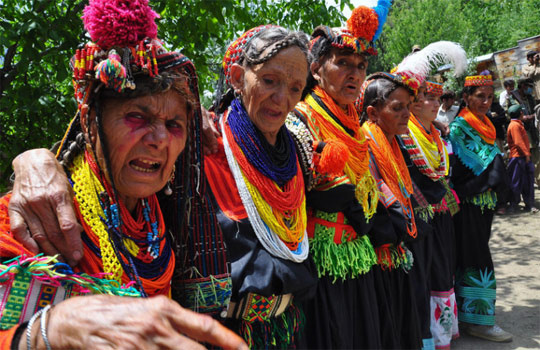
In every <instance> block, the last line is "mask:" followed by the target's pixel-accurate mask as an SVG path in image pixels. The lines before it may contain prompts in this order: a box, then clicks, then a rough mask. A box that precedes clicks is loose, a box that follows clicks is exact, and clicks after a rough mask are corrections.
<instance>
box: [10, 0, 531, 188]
mask: <svg viewBox="0 0 540 350" xmlns="http://www.w3.org/2000/svg"><path fill="white" fill-rule="evenodd" d="M151 3H152V6H153V7H154V9H155V10H156V11H157V12H158V13H159V14H160V15H161V19H160V20H159V37H160V38H162V39H163V40H164V41H165V42H166V43H168V46H169V47H170V48H175V49H177V50H181V51H183V52H184V53H185V54H186V55H187V56H188V57H190V58H191V59H192V60H193V61H194V62H195V65H196V67H197V71H198V74H199V78H200V82H201V83H200V89H201V96H202V101H203V104H204V105H206V106H208V105H209V104H210V102H211V100H212V98H213V97H212V92H213V91H214V87H215V83H216V81H217V78H218V73H219V70H220V62H221V58H222V57H223V54H224V52H225V49H226V47H227V45H228V44H229V43H230V42H231V41H232V40H233V39H234V38H235V37H237V36H238V35H239V34H241V33H242V32H244V31H245V30H247V29H249V28H252V27H255V26H257V25H260V24H266V23H275V24H279V25H282V26H285V27H288V28H292V29H298V30H302V31H304V32H306V33H310V32H311V31H312V29H313V28H314V27H315V26H317V25H319V24H326V25H330V26H338V25H340V24H342V23H343V22H344V18H343V16H342V15H341V13H342V11H343V9H344V8H345V7H346V6H347V7H351V1H350V0H334V2H333V3H332V2H329V1H321V0H303V1H285V0H249V1H248V0H221V1H220V0H215V1H209V0H182V1H178V0H161V1H157V0H156V1H152V0H151ZM85 4H86V1H83V0H57V1H46V0H3V1H1V2H0V49H1V56H0V67H1V68H0V191H3V190H5V188H6V186H7V178H8V176H9V174H10V173H11V160H12V158H13V157H14V156H16V155H17V154H19V153H21V152H22V151H24V150H26V149H29V148H35V147H50V146H51V145H52V144H53V143H54V142H55V141H57V140H59V139H61V137H62V134H63V132H64V130H65V128H66V125H67V123H68V122H69V120H70V119H71V117H72V116H73V115H74V113H75V109H76V104H75V101H74V99H73V97H72V94H73V92H72V87H71V73H70V71H69V69H68V64H67V62H68V59H69V58H70V57H71V55H72V54H73V53H74V51H75V49H76V48H77V46H78V45H79V44H80V43H82V42H84V41H85V40H87V39H85V35H84V33H83V27H82V21H81V20H80V16H81V13H82V9H83V8H84V6H85ZM539 22H540V0H521V1H514V0H452V1H448V0H394V6H393V9H392V10H391V12H390V16H389V19H388V23H387V26H386V28H385V30H384V32H383V35H382V37H381V39H380V40H379V43H378V47H379V52H380V55H379V57H378V58H374V59H370V71H377V70H389V69H390V68H392V67H393V66H394V65H395V64H396V63H398V62H400V61H401V59H402V58H403V57H404V56H405V55H407V54H408V53H409V52H410V49H411V47H412V45H414V44H419V45H421V46H425V45H427V44H429V43H430V42H433V41H436V40H452V41H457V42H460V43H461V44H462V45H463V46H464V48H465V49H466V50H467V52H468V53H469V54H470V55H471V56H475V55H479V54H484V53H488V52H493V51H496V50H501V49H505V48H508V47H512V46H515V45H516V40H519V39H522V38H525V37H529V36H533V35H537V34H539V33H538V23H539Z"/></svg>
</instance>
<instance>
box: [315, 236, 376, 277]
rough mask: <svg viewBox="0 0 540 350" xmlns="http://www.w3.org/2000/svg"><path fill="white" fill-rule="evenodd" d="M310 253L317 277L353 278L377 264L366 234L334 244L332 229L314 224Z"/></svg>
mask: <svg viewBox="0 0 540 350" xmlns="http://www.w3.org/2000/svg"><path fill="white" fill-rule="evenodd" d="M309 244H310V254H311V256H312V258H313V261H314V262H315V265H316V266H317V271H318V274H319V277H322V276H325V275H327V276H332V277H334V282H335V281H336V280H337V279H338V278H341V279H343V280H345V279H347V278H355V277H356V276H358V275H362V274H365V273H367V272H369V270H371V267H372V266H373V265H375V264H377V255H376V254H375V250H374V249H373V246H372V245H371V242H370V240H369V238H368V237H367V236H365V235H364V236H361V237H359V238H357V239H354V240H352V241H347V242H343V243H341V244H336V243H335V242H334V229H333V228H328V227H324V226H322V225H316V226H315V235H314V237H313V238H312V239H310V240H309Z"/></svg>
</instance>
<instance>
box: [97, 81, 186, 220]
mask: <svg viewBox="0 0 540 350" xmlns="http://www.w3.org/2000/svg"><path fill="white" fill-rule="evenodd" d="M102 113H103V125H102V126H103V130H104V134H105V137H106V139H107V146H108V152H109V160H110V165H111V173H112V179H113V180H114V184H115V186H116V189H117V190H118V193H119V195H120V198H122V199H123V200H124V202H125V204H126V206H127V208H128V209H130V210H131V209H132V208H134V206H135V204H136V201H137V199H138V198H144V197H148V196H150V195H152V194H154V193H156V192H157V191H159V190H160V189H162V188H163V187H164V186H165V184H166V182H167V180H169V178H170V176H171V172H172V170H173V166H174V163H175V161H176V158H178V156H179V155H180V153H181V152H182V150H183V149H184V147H185V144H186V138H187V121H188V114H189V112H188V105H187V103H186V100H185V99H184V98H183V97H182V96H180V95H179V94H178V92H175V91H173V90H169V91H167V92H164V93H161V94H156V95H151V96H144V97H139V98H134V99H126V100H109V101H106V102H105V104H104V107H103V112H102ZM92 128H93V130H92V131H93V135H97V133H96V128H95V123H93V124H92ZM96 152H97V157H98V159H99V163H100V166H101V167H102V169H105V161H104V157H103V149H102V148H101V147H100V143H99V142H98V143H97V146H96ZM110 175H111V174H109V176H110Z"/></svg>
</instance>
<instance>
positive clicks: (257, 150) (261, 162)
mask: <svg viewBox="0 0 540 350" xmlns="http://www.w3.org/2000/svg"><path fill="white" fill-rule="evenodd" d="M229 115H230V116H231V117H230V118H229V126H230V128H231V130H232V133H233V135H234V141H235V142H236V144H238V146H239V147H240V149H241V150H242V152H244V154H245V155H246V157H247V158H248V159H249V162H250V163H251V164H253V166H254V167H255V168H256V169H257V170H258V171H259V172H261V173H262V174H263V175H264V176H265V177H268V178H270V179H272V181H274V182H275V183H277V184H278V185H279V186H282V185H283V184H284V183H286V182H287V181H289V180H290V179H292V178H293V177H294V176H295V175H296V173H297V162H296V149H295V147H294V141H293V139H292V137H291V136H290V134H289V133H288V132H287V128H285V127H284V126H283V127H282V128H281V129H280V131H279V133H278V136H277V137H278V140H277V142H276V146H275V147H272V146H270V145H269V144H268V142H267V141H266V139H265V138H264V137H263V135H262V133H261V132H260V131H259V130H258V129H257V128H256V127H255V125H254V124H253V122H252V121H251V120H250V119H249V116H248V114H247V112H246V110H245V109H244V107H243V105H242V103H241V102H240V101H239V100H238V99H234V100H233V101H232V102H231V108H230V112H229ZM264 150H266V152H265V151H264ZM292 155H294V157H293V156H292Z"/></svg>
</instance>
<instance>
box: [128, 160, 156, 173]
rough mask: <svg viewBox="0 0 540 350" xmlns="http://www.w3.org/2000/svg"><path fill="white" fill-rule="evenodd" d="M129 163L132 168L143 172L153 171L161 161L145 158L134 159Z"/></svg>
mask: <svg viewBox="0 0 540 350" xmlns="http://www.w3.org/2000/svg"><path fill="white" fill-rule="evenodd" d="M129 165H130V166H131V168H133V169H134V170H137V171H140V172H143V173H154V172H156V171H158V170H159V168H160V167H161V163H159V162H153V161H150V160H146V159H134V160H132V161H130V162H129Z"/></svg>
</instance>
